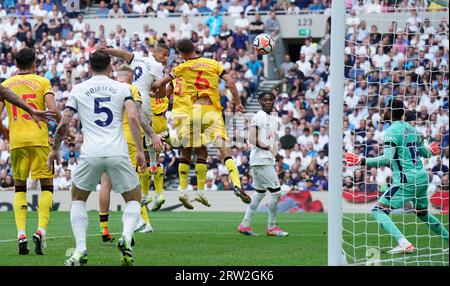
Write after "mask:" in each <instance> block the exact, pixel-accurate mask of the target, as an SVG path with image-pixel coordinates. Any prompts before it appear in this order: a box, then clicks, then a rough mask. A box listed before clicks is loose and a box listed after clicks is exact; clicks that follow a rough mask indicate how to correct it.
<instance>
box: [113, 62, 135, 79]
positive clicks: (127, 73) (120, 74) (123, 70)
mask: <svg viewBox="0 0 450 286" xmlns="http://www.w3.org/2000/svg"><path fill="white" fill-rule="evenodd" d="M117 81H120V82H126V83H129V84H131V83H132V82H133V70H132V69H131V67H130V66H129V65H127V64H123V65H120V67H119V69H118V70H117Z"/></svg>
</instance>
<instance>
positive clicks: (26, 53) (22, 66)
mask: <svg viewBox="0 0 450 286" xmlns="http://www.w3.org/2000/svg"><path fill="white" fill-rule="evenodd" d="M14 57H15V60H16V66H17V67H18V68H19V70H21V71H25V70H29V71H31V72H34V69H35V67H36V64H35V60H36V53H35V52H34V50H33V49H30V48H23V49H21V50H20V51H18V52H17V53H16V54H15V56H14Z"/></svg>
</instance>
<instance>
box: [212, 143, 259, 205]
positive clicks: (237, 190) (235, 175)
mask: <svg viewBox="0 0 450 286" xmlns="http://www.w3.org/2000/svg"><path fill="white" fill-rule="evenodd" d="M220 142H222V143H220ZM216 144H218V145H219V146H221V147H219V150H220V153H221V155H222V158H224V159H223V162H224V163H225V167H226V168H227V170H228V173H229V174H230V179H231V183H232V184H233V188H234V194H235V195H236V196H237V197H239V198H240V199H241V200H242V201H243V202H244V203H246V204H249V203H251V201H252V199H251V198H250V196H249V195H247V194H246V193H245V192H244V190H242V187H241V181H240V179H239V171H238V169H237V166H236V162H234V159H233V154H232V152H231V148H230V147H224V144H225V143H224V141H223V140H221V139H218V140H216ZM216 146H217V145H216Z"/></svg>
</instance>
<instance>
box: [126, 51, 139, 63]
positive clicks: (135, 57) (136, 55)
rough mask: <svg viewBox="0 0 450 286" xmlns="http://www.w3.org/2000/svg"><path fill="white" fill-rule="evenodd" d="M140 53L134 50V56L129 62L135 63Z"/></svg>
mask: <svg viewBox="0 0 450 286" xmlns="http://www.w3.org/2000/svg"><path fill="white" fill-rule="evenodd" d="M138 58H139V55H138V54H137V53H136V52H133V58H132V59H131V61H130V62H129V63H128V64H129V65H131V64H133V62H134V60H136V59H138Z"/></svg>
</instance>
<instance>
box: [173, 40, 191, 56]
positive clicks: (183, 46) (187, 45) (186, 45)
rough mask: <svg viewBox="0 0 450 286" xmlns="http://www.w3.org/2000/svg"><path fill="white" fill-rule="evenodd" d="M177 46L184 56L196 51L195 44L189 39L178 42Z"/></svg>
mask: <svg viewBox="0 0 450 286" xmlns="http://www.w3.org/2000/svg"><path fill="white" fill-rule="evenodd" d="M175 46H176V48H177V50H178V51H179V52H180V53H182V54H190V53H192V52H194V50H195V48H194V44H193V43H192V42H191V40H188V39H182V40H178V41H177V43H176V45H175Z"/></svg>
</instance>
